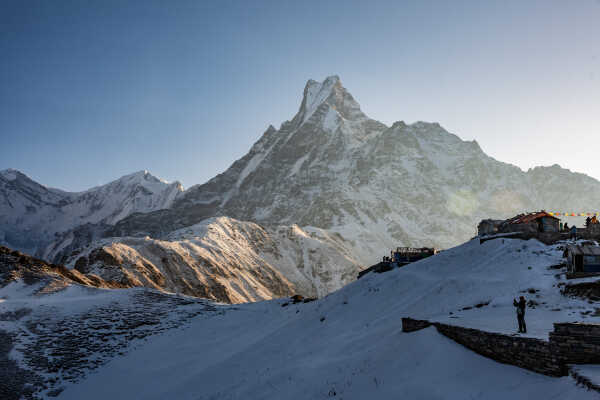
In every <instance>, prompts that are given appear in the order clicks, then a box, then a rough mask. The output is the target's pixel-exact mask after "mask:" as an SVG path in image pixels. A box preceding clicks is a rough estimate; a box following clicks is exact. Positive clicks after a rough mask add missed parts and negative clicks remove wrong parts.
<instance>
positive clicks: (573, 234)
mask: <svg viewBox="0 0 600 400" xmlns="http://www.w3.org/2000/svg"><path fill="white" fill-rule="evenodd" d="M571 239H573V240H577V227H576V226H575V225H573V226H572V227H571Z"/></svg>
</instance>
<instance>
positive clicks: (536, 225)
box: [498, 210, 560, 233]
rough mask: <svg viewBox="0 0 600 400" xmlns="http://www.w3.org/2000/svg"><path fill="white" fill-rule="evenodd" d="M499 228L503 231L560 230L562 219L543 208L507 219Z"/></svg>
mask: <svg viewBox="0 0 600 400" xmlns="http://www.w3.org/2000/svg"><path fill="white" fill-rule="evenodd" d="M498 230H499V231H501V232H532V233H533V232H558V231H559V230H560V219H559V218H556V217H555V216H553V215H550V214H549V213H547V212H546V211H543V210H542V211H539V212H534V213H529V214H520V215H517V216H516V217H513V218H510V219H507V220H506V221H504V222H503V223H502V224H501V225H500V227H499V228H498Z"/></svg>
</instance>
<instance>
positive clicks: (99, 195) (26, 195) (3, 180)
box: [0, 169, 183, 254]
mask: <svg viewBox="0 0 600 400" xmlns="http://www.w3.org/2000/svg"><path fill="white" fill-rule="evenodd" d="M181 193H183V187H182V186H181V184H180V183H179V182H174V183H170V184H169V183H167V182H164V181H162V180H160V179H158V178H156V177H154V176H152V175H151V174H150V173H148V172H147V171H140V172H136V173H134V174H130V175H126V176H123V177H122V178H120V179H117V180H116V181H113V182H111V183H108V184H106V185H102V186H98V187H94V188H92V189H89V190H86V191H84V192H78V193H70V192H64V191H62V190H58V189H52V188H48V187H45V186H43V185H41V184H39V183H37V182H34V181H33V180H31V179H30V178H29V177H27V176H26V175H25V174H23V173H21V172H19V171H16V170H12V169H8V170H4V171H0V244H3V245H6V246H8V247H12V248H16V249H19V250H22V251H26V252H29V253H32V254H35V253H36V252H38V250H40V249H43V248H44V247H45V246H46V245H47V244H48V243H50V242H51V241H52V240H54V239H55V234H57V233H61V232H65V231H68V230H71V229H73V228H76V227H78V226H81V225H84V224H115V223H116V222H118V221H119V220H121V219H122V218H124V217H126V216H128V215H130V214H132V213H136V212H149V211H155V210H160V209H164V208H168V207H170V206H171V205H172V204H173V202H174V200H175V199H176V198H177V197H178V196H179V195H181Z"/></svg>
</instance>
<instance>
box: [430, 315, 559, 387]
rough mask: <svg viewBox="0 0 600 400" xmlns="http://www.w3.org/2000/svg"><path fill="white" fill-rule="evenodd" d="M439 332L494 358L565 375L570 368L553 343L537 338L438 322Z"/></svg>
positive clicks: (551, 374)
mask: <svg viewBox="0 0 600 400" xmlns="http://www.w3.org/2000/svg"><path fill="white" fill-rule="evenodd" d="M434 325H435V327H436V328H437V330H438V332H440V333H441V334H442V335H444V336H447V337H449V338H450V339H452V340H454V341H455V342H457V343H460V344H462V345H463V346H465V347H467V348H469V349H471V350H473V351H475V352H476V353H479V354H481V355H483V356H485V357H489V358H491V359H492V360H495V361H498V362H501V363H505V364H511V365H516V366H517V367H521V368H525V369H528V370H531V371H534V372H538V373H541V374H544V375H550V376H565V375H567V369H566V367H565V365H564V364H562V363H561V362H560V361H559V359H558V357H557V356H556V354H554V353H553V352H552V351H551V349H550V343H548V342H546V341H544V340H541V339H534V338H526V337H519V336H507V335H503V334H499V333H491V332H484V331H480V330H477V329H470V328H462V327H459V326H452V325H446V324H440V323H434Z"/></svg>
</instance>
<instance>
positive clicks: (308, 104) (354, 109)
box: [294, 75, 367, 125]
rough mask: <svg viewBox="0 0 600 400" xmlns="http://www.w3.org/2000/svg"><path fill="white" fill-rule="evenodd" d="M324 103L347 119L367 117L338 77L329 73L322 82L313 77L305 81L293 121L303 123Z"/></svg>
mask: <svg viewBox="0 0 600 400" xmlns="http://www.w3.org/2000/svg"><path fill="white" fill-rule="evenodd" d="M324 104H325V105H326V107H328V108H330V109H333V110H334V111H335V112H336V113H337V114H338V115H339V116H340V117H341V118H344V119H347V120H359V119H365V118H367V117H366V115H365V114H363V112H362V111H361V110H360V105H359V104H358V103H357V102H356V100H354V97H352V95H351V94H350V93H349V92H348V91H347V90H346V88H344V87H343V86H342V81H341V80H340V77H339V76H337V75H331V76H328V77H327V78H325V80H324V81H323V82H317V81H315V80H313V79H309V80H308V81H307V82H306V86H305V87H304V94H303V98H302V103H301V104H300V110H299V111H298V114H296V116H295V117H294V122H296V123H297V124H298V125H301V124H303V123H305V122H306V121H308V120H309V119H310V118H311V117H312V116H313V114H315V111H317V109H318V108H319V107H321V106H322V105H324Z"/></svg>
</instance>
